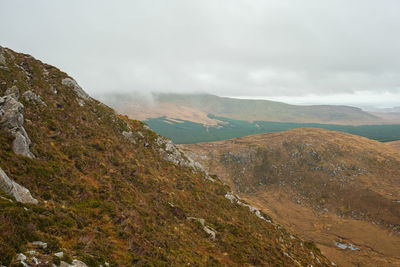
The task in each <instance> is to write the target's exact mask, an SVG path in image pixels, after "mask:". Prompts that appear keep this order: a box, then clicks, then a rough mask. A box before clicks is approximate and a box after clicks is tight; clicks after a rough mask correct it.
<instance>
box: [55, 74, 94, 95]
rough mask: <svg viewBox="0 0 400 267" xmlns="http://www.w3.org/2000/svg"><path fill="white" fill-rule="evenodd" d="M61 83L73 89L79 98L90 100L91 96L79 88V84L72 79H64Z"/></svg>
mask: <svg viewBox="0 0 400 267" xmlns="http://www.w3.org/2000/svg"><path fill="white" fill-rule="evenodd" d="M61 83H62V84H63V85H65V86H68V87H71V88H72V89H74V91H75V92H76V93H77V94H78V96H79V97H81V98H83V99H85V100H89V99H90V96H89V95H88V94H87V93H86V92H85V91H84V90H83V89H82V87H80V86H79V84H78V83H77V82H76V81H75V80H74V79H71V78H64V79H63V80H62V81H61Z"/></svg>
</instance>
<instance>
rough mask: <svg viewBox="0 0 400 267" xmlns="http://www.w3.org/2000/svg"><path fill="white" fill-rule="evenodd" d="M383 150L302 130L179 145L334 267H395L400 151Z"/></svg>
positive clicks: (330, 134)
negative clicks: (311, 243)
mask: <svg viewBox="0 0 400 267" xmlns="http://www.w3.org/2000/svg"><path fill="white" fill-rule="evenodd" d="M389 144H390V143H389ZM389 144H383V143H380V142H376V141H373V140H369V139H367V138H363V137H359V136H354V135H349V134H346V133H340V132H335V131H327V130H322V129H311V128H303V129H295V130H290V131H285V132H281V133H269V134H260V135H252V136H246V137H242V138H237V139H232V140H226V141H219V142H212V143H199V144H192V145H181V146H180V147H181V148H182V149H183V150H184V152H185V154H187V155H189V156H190V157H192V158H193V159H195V160H197V161H199V162H200V163H201V164H202V165H203V166H204V167H205V168H206V169H207V170H208V171H209V172H210V174H218V175H219V176H220V177H221V179H223V181H224V182H225V183H227V184H229V185H230V186H231V188H234V189H235V192H236V193H237V194H239V196H240V197H242V198H243V199H246V200H247V201H249V203H251V204H252V205H254V206H256V207H258V208H260V209H261V210H263V211H265V212H267V213H269V214H271V216H272V218H274V219H275V220H277V221H279V222H280V223H281V224H283V225H285V226H286V227H287V228H289V229H291V230H292V231H294V232H296V233H297V234H298V235H300V236H303V237H304V238H309V239H312V240H314V241H315V242H316V243H317V245H318V247H319V248H320V249H321V250H322V252H323V253H324V254H326V255H327V256H328V257H329V258H330V259H332V260H333V261H334V262H336V263H338V264H339V265H340V266H399V265H400V258H399V254H398V252H399V251H400V208H399V207H400V183H399V182H400V168H399V166H400V150H397V149H394V148H391V147H390V145H389ZM393 144H395V143H393Z"/></svg>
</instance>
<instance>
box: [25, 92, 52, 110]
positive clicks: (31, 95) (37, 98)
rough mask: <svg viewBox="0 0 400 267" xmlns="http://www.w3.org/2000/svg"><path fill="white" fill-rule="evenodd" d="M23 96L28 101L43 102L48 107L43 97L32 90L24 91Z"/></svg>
mask: <svg viewBox="0 0 400 267" xmlns="http://www.w3.org/2000/svg"><path fill="white" fill-rule="evenodd" d="M22 97H23V98H24V100H25V101H27V102H33V103H35V104H41V105H43V106H46V107H47V104H46V103H45V102H44V101H43V100H42V98H41V97H40V96H39V95H37V94H35V93H34V92H32V91H31V90H28V91H26V92H25V93H23V94H22Z"/></svg>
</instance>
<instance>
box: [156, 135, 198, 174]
mask: <svg viewBox="0 0 400 267" xmlns="http://www.w3.org/2000/svg"><path fill="white" fill-rule="evenodd" d="M156 141H157V144H158V145H159V146H160V149H159V151H160V153H161V155H162V156H163V157H164V159H165V160H168V161H170V162H173V163H175V164H177V165H181V166H185V167H190V168H192V169H194V170H199V171H202V172H206V171H205V170H204V168H203V167H202V166H201V164H200V163H198V162H197V161H194V160H192V159H191V158H189V157H187V156H185V157H183V156H182V155H183V154H182V152H181V151H179V149H178V148H177V147H176V146H175V144H174V143H173V142H172V141H171V140H169V139H167V138H164V137H161V136H160V137H158V138H157V140H156Z"/></svg>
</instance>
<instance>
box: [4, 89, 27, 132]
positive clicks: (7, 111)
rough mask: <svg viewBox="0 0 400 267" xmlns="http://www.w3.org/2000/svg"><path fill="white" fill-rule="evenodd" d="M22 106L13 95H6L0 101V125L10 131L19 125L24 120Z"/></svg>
mask: <svg viewBox="0 0 400 267" xmlns="http://www.w3.org/2000/svg"><path fill="white" fill-rule="evenodd" d="M23 110H24V106H23V105H22V104H21V103H20V102H18V100H16V99H15V98H14V97H12V96H10V95H6V96H4V97H2V100H1V101H0V127H1V128H6V129H8V130H10V131H13V130H16V129H17V128H19V127H21V126H22V124H23V122H24V116H23V115H22V112H23Z"/></svg>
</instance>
